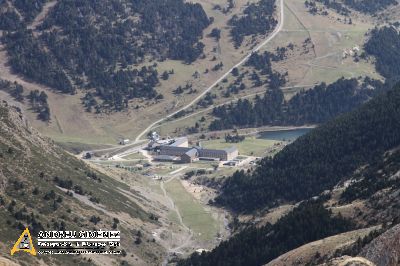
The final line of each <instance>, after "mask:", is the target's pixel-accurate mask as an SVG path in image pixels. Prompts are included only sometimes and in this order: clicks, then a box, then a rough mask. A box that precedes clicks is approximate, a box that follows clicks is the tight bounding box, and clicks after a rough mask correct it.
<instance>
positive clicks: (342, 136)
mask: <svg viewBox="0 0 400 266" xmlns="http://www.w3.org/2000/svg"><path fill="white" fill-rule="evenodd" d="M398 145H400V86H396V87H395V88H394V89H393V90H390V91H389V92H387V93H385V94H384V95H382V96H378V97H376V98H374V99H373V100H371V101H369V102H368V103H366V104H365V105H363V106H362V107H361V108H359V109H357V110H356V111H353V112H351V113H349V114H346V115H343V116H341V117H339V118H337V119H335V120H333V121H330V122H328V123H327V124H325V125H323V126H320V127H319V128H317V129H315V130H313V131H312V132H310V133H309V134H307V135H305V136H303V137H301V138H299V139H298V140H297V141H295V142H294V143H293V144H291V145H289V146H287V147H286V148H285V149H284V150H283V151H281V152H280V153H278V154H277V155H276V156H275V157H274V158H272V159H271V158H265V159H263V160H262V161H261V162H260V164H259V166H258V167H257V169H256V170H255V171H254V172H252V173H250V174H247V173H245V172H243V171H240V172H236V173H235V174H234V175H233V176H232V177H230V178H229V179H228V180H227V181H226V183H225V184H224V186H223V188H222V193H221V195H220V196H219V197H217V198H216V203H217V204H219V205H224V206H226V207H228V208H230V209H232V210H234V211H239V212H243V211H244V212H249V211H253V210H257V209H260V208H265V207H273V206H276V204H278V203H282V202H297V201H300V200H304V199H307V198H310V197H313V196H316V195H318V194H320V193H321V192H322V191H324V190H326V189H331V188H332V187H333V186H335V185H336V184H337V183H338V182H339V181H341V180H346V178H348V176H349V175H350V174H351V173H352V172H353V171H354V170H355V169H357V168H358V167H360V166H362V165H365V164H367V163H372V162H375V161H376V160H379V158H381V157H382V156H383V153H384V152H385V151H387V150H389V149H392V148H395V147H397V146H398Z"/></svg>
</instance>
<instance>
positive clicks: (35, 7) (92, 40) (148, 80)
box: [0, 0, 210, 112]
mask: <svg viewBox="0 0 400 266" xmlns="http://www.w3.org/2000/svg"><path fill="white" fill-rule="evenodd" d="M43 2H45V1H44V0H34V1H28V0H21V1H17V0H15V1H13V4H14V6H15V7H16V8H17V9H18V10H19V11H20V12H21V13H22V14H23V16H24V17H25V20H26V21H30V20H32V18H34V17H35V16H36V15H37V14H38V13H39V12H40V10H42V6H43ZM8 17H9V16H7V17H4V18H3V17H2V20H1V19H0V25H1V23H2V22H4V23H3V24H6V23H8V24H10V23H9V22H8V21H9V19H8ZM209 24H210V20H209V19H208V17H207V15H206V13H205V12H204V10H203V9H202V7H201V5H200V4H193V3H185V2H184V1H183V0H160V1H130V0H123V1H116V0H104V1H103V0H102V1H100V0H95V1H85V0H78V1H76V0H60V1H57V3H56V5H55V6H54V7H53V8H52V9H50V11H49V13H48V15H47V16H46V18H45V20H44V21H43V23H42V24H40V25H39V26H38V29H37V30H38V32H39V33H40V34H39V35H37V36H36V37H34V36H33V35H32V33H31V32H30V31H28V30H26V29H19V30H18V31H17V32H15V33H9V34H6V35H5V37H4V39H3V40H4V42H5V43H6V45H7V50H8V52H9V55H10V64H11V66H12V68H13V70H14V71H15V72H17V73H20V74H23V75H24V76H26V77H28V78H30V79H32V80H34V81H37V82H40V83H43V84H45V85H48V86H50V87H52V88H55V89H57V90H59V91H61V92H63V93H74V92H75V88H79V89H89V90H90V92H91V93H93V95H92V96H96V97H99V98H100V99H102V100H103V103H101V104H97V103H95V102H94V101H93V99H94V98H93V97H90V95H88V98H87V99H84V100H83V103H84V104H85V107H86V110H87V111H92V108H93V107H95V108H96V112H100V110H101V109H113V110H116V111H120V110H122V109H125V108H127V107H128V103H129V100H131V99H133V98H150V99H152V98H155V99H157V100H161V99H162V98H163V96H162V95H161V94H159V93H157V92H156V91H155V87H156V86H157V85H158V84H159V80H158V76H159V75H158V73H157V70H156V69H155V67H156V65H154V66H152V67H143V68H140V69H135V68H134V66H135V65H136V64H139V63H143V62H144V61H145V58H147V59H148V58H151V59H156V60H165V59H167V58H170V59H174V60H182V61H184V62H186V63H191V62H193V61H194V60H196V59H197V58H198V57H199V56H200V55H201V54H202V52H203V47H204V45H203V44H202V43H201V42H199V39H200V38H201V37H202V33H203V30H204V29H205V28H206V27H207V26H208V25H209ZM5 27H7V30H15V29H16V26H13V25H9V26H7V25H5ZM43 47H46V49H43ZM168 75H169V73H166V74H165V75H163V76H162V77H163V79H165V80H166V79H167V78H168ZM94 91H95V92H94Z"/></svg>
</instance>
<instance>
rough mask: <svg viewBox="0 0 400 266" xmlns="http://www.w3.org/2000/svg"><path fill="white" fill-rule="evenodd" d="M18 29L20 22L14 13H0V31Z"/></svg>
mask: <svg viewBox="0 0 400 266" xmlns="http://www.w3.org/2000/svg"><path fill="white" fill-rule="evenodd" d="M0 3H1V2H0ZM0 5H1V4H0ZM19 27H21V21H20V19H19V16H18V14H17V13H15V11H6V12H4V13H0V30H16V29H18V28H19Z"/></svg>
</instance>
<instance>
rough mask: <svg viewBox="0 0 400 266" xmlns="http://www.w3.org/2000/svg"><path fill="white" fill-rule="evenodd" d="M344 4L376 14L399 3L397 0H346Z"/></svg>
mask: <svg viewBox="0 0 400 266" xmlns="http://www.w3.org/2000/svg"><path fill="white" fill-rule="evenodd" d="M344 4H345V5H347V6H348V7H351V8H353V9H354V10H357V11H360V12H363V13H368V14H375V13H376V12H378V11H381V10H383V9H385V8H387V7H389V6H391V5H397V4H398V2H397V1H396V0H344Z"/></svg>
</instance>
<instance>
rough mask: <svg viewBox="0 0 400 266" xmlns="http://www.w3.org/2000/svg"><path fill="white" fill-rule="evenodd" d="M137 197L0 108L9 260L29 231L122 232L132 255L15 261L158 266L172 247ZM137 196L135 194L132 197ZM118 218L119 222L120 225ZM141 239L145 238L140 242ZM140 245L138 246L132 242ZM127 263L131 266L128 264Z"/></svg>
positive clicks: (0, 199) (0, 189) (2, 233)
mask: <svg viewBox="0 0 400 266" xmlns="http://www.w3.org/2000/svg"><path fill="white" fill-rule="evenodd" d="M134 193H135V192H132V191H130V188H129V187H128V186H127V185H126V184H123V183H120V182H118V181H116V180H115V179H113V178H110V177H109V176H107V175H105V174H104V173H101V172H99V171H97V170H95V169H93V168H91V167H89V166H88V165H86V164H85V163H83V162H82V161H80V160H78V159H76V158H75V157H73V156H71V155H69V154H67V153H66V152H64V151H63V150H62V149H60V148H59V147H57V146H56V145H55V144H54V143H53V142H52V141H50V140H49V139H47V138H45V137H42V136H41V135H40V134H39V133H38V132H37V131H36V130H34V129H32V128H31V127H30V126H29V124H28V122H27V121H26V120H25V118H24V116H23V115H22V114H21V112H20V111H19V109H18V108H15V107H11V106H9V105H8V104H7V103H5V102H2V103H0V228H1V229H0V239H1V241H0V250H1V253H2V254H9V252H10V249H11V247H12V245H13V243H14V242H15V241H16V239H17V238H18V237H19V235H20V234H21V232H22V230H23V229H24V228H25V227H26V226H28V227H29V228H30V231H31V234H32V236H33V238H34V244H35V243H36V236H37V233H38V232H39V231H40V230H85V229H86V230H100V229H102V230H111V229H113V228H117V229H118V230H121V234H122V235H123V237H122V242H121V246H122V249H123V250H124V253H126V255H125V256H114V257H112V256H105V257H100V256H97V257H96V256H94V257H93V256H92V257H91V259H90V260H89V259H88V258H86V257H84V256H78V257H76V256H74V257H66V256H37V257H32V256H27V255H26V254H20V253H17V254H15V255H14V256H12V257H10V256H9V255H5V256H6V257H7V258H8V259H9V260H12V261H14V262H17V263H19V262H22V261H24V262H25V263H29V264H31V265H38V264H39V261H41V263H44V264H47V265H70V264H69V263H71V260H72V261H73V262H74V263H78V264H83V263H85V264H87V265H103V264H104V263H106V264H109V265H110V264H120V263H129V264H135V265H136V264H139V265H157V264H159V263H160V261H161V259H162V257H163V256H164V254H165V249H164V248H163V247H161V246H160V245H159V244H158V243H157V242H155V241H154V240H153V238H152V236H151V230H154V228H157V227H159V226H160V222H158V221H157V219H155V218H154V217H153V216H151V215H150V213H148V210H144V207H142V206H143V204H141V203H138V202H136V201H135V200H134V197H133V196H135V195H134ZM127 195H131V196H129V197H128V196H127ZM116 219H117V220H116ZM138 239H140V240H139V241H138ZM134 242H136V243H137V244H133V243H134ZM124 261H125V262H124Z"/></svg>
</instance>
